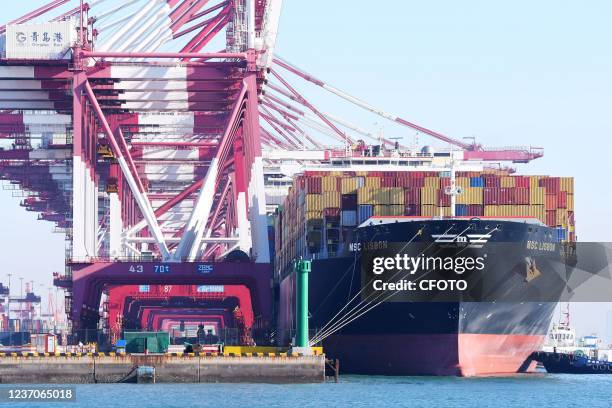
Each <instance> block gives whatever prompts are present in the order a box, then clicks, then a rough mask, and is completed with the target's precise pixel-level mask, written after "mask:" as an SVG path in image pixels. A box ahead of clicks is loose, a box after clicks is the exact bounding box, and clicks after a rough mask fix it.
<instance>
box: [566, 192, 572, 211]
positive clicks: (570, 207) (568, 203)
mask: <svg viewBox="0 0 612 408" xmlns="http://www.w3.org/2000/svg"><path fill="white" fill-rule="evenodd" d="M567 210H568V211H574V195H573V194H570V193H567Z"/></svg>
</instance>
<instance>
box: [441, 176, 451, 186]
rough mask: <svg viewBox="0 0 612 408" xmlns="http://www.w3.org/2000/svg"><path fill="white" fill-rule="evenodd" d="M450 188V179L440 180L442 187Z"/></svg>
mask: <svg viewBox="0 0 612 408" xmlns="http://www.w3.org/2000/svg"><path fill="white" fill-rule="evenodd" d="M449 186H450V178H449V177H443V178H441V179H440V187H442V188H444V187H449Z"/></svg>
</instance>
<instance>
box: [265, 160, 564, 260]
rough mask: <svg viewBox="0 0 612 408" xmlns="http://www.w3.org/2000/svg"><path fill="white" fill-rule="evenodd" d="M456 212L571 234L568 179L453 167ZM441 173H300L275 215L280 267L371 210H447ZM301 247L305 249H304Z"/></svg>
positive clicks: (325, 248) (344, 231)
mask: <svg viewBox="0 0 612 408" xmlns="http://www.w3.org/2000/svg"><path fill="white" fill-rule="evenodd" d="M456 184H457V185H458V186H460V187H461V190H462V193H461V194H460V195H458V196H457V199H456V207H455V211H456V215H457V216H469V217H502V218H503V217H533V218H537V219H539V220H540V221H542V222H543V223H545V224H546V225H548V226H552V227H557V228H558V230H559V233H558V237H559V238H560V240H570V241H574V240H575V223H574V180H573V178H571V177H549V176H512V175H509V174H507V173H504V172H502V171H496V172H485V173H481V172H457V174H456ZM449 185H450V174H449V173H448V172H444V173H438V172H431V171H428V172H423V171H421V172H419V171H415V172H385V171H370V172H306V173H305V174H304V175H301V176H299V177H297V178H296V180H295V182H294V185H293V187H292V188H291V189H290V191H289V194H288V196H287V198H286V199H285V203H284V205H283V206H282V207H281V209H279V215H278V217H277V219H276V226H275V231H276V250H277V255H278V256H279V257H280V259H277V261H279V262H280V265H286V264H287V262H290V261H291V260H292V259H295V258H296V257H299V256H306V255H307V252H308V253H310V254H313V253H320V252H323V253H326V254H327V255H328V256H333V255H334V254H335V253H336V252H337V251H338V250H339V247H340V245H341V243H342V242H343V241H344V239H343V237H345V236H347V235H348V233H349V231H351V230H352V229H353V228H355V227H356V226H357V225H359V224H360V223H362V222H364V221H366V220H367V219H368V218H370V217H372V216H424V217H438V216H441V215H442V216H450V213H451V209H450V197H449V196H448V195H447V194H445V192H444V188H445V187H447V186H449ZM306 251H307V252H306Z"/></svg>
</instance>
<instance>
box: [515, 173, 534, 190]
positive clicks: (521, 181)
mask: <svg viewBox="0 0 612 408" xmlns="http://www.w3.org/2000/svg"><path fill="white" fill-rule="evenodd" d="M514 186H515V187H519V188H529V187H530V185H529V177H526V176H515V177H514Z"/></svg>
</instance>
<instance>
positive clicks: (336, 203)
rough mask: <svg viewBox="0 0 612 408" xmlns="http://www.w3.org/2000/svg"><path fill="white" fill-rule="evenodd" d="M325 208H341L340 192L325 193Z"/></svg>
mask: <svg viewBox="0 0 612 408" xmlns="http://www.w3.org/2000/svg"><path fill="white" fill-rule="evenodd" d="M323 208H340V193H339V192H338V191H324V192H323Z"/></svg>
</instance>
